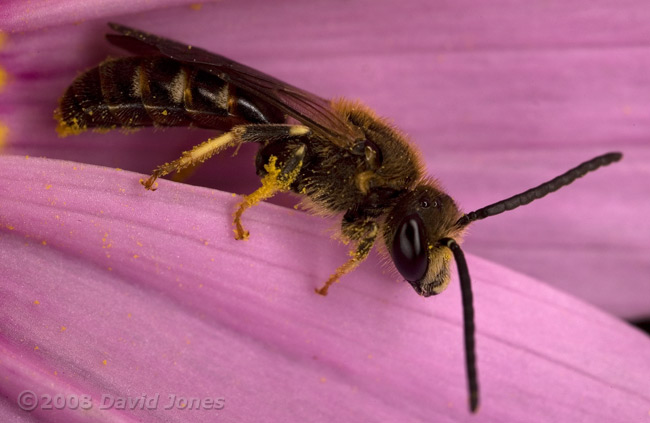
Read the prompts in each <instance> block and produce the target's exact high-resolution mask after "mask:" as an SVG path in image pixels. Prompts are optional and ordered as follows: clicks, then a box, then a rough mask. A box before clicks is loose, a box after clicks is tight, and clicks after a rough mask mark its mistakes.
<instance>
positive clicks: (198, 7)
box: [188, 3, 203, 47]
mask: <svg viewBox="0 0 650 423" xmlns="http://www.w3.org/2000/svg"><path fill="white" fill-rule="evenodd" d="M202 7H203V4H202V3H192V4H190V9H192V10H201V8H202ZM188 47H190V46H188Z"/></svg>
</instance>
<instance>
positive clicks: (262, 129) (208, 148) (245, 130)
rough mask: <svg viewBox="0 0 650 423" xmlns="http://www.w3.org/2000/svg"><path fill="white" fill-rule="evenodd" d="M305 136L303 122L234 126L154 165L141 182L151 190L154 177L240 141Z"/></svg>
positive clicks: (204, 159) (204, 158) (190, 164)
mask: <svg viewBox="0 0 650 423" xmlns="http://www.w3.org/2000/svg"><path fill="white" fill-rule="evenodd" d="M307 135H309V128H307V127H306V126H303V125H285V124H277V125H274V124H252V125H238V126H235V127H233V128H232V130H230V131H229V132H226V133H225V134H222V135H220V136H218V137H216V138H210V139H209V140H207V141H205V142H203V143H201V144H198V145H196V146H194V148H192V149H191V150H189V151H185V152H184V153H183V154H182V155H181V157H180V158H178V159H176V160H174V161H173V162H169V163H165V164H164V165H161V166H158V167H157V168H156V169H155V170H154V171H153V173H152V174H151V176H150V177H149V179H147V180H146V181H141V182H142V185H144V187H145V188H146V189H148V190H152V191H153V190H155V188H154V183H155V182H156V179H158V178H160V177H161V176H165V175H168V174H170V173H172V172H180V171H182V170H183V169H186V168H188V167H190V166H196V165H198V164H199V163H202V162H204V161H206V160H207V159H209V158H210V157H212V156H214V155H215V154H217V153H219V152H220V151H222V150H224V149H225V148H228V147H232V146H236V145H241V144H242V143H244V142H262V141H277V140H282V139H292V138H296V137H302V136H307Z"/></svg>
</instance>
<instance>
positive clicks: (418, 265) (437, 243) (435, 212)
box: [384, 184, 464, 297]
mask: <svg viewBox="0 0 650 423" xmlns="http://www.w3.org/2000/svg"><path fill="white" fill-rule="evenodd" d="M461 216H462V213H461V212H460V211H459V210H458V207H457V206H456V203H454V200H452V199H451V197H449V196H448V195H447V194H445V193H444V192H442V191H440V190H438V189H436V188H434V187H433V186H431V185H429V184H421V185H418V186H417V187H415V189H413V190H412V191H410V192H408V193H406V194H405V195H404V196H403V197H402V198H401V199H400V201H399V202H398V203H397V205H395V207H394V208H393V210H392V211H391V212H390V214H389V215H388V218H387V221H386V225H385V229H384V240H385V242H386V246H387V247H388V251H389V253H390V255H391V257H392V259H393V263H395V267H396V268H397V270H398V271H399V272H400V274H401V275H402V276H403V277H404V279H406V280H407V281H408V282H409V283H410V284H411V286H413V288H414V289H415V291H416V292H417V293H418V294H420V295H422V296H425V297H428V296H430V295H436V294H439V293H441V292H442V291H444V290H445V288H447V285H449V262H450V261H451V259H452V252H451V250H450V249H449V248H448V247H447V246H446V244H445V240H446V239H448V238H451V239H458V237H459V236H460V235H461V233H462V231H463V228H464V227H462V226H459V225H457V222H458V220H459V218H460V217H461Z"/></svg>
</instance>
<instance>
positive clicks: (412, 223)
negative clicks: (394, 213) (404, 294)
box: [391, 214, 429, 282]
mask: <svg viewBox="0 0 650 423" xmlns="http://www.w3.org/2000/svg"><path fill="white" fill-rule="evenodd" d="M391 253H392V254H391V255H392V257H393V262H394V263H395V267H397V270H398V271H399V272H400V273H401V274H402V276H403V277H404V279H406V280H407V281H409V282H415V281H418V280H420V279H422V278H423V277H424V275H425V274H426V273H427V268H428V267H429V263H428V258H427V246H426V240H425V236H424V222H422V219H421V218H420V216H418V215H417V214H411V215H408V216H406V217H405V218H404V219H403V220H402V223H400V225H399V227H398V228H397V232H396V233H395V238H394V239H393V246H392V251H391Z"/></svg>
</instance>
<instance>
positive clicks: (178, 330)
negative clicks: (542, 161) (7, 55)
mask: <svg viewBox="0 0 650 423" xmlns="http://www.w3.org/2000/svg"><path fill="white" fill-rule="evenodd" d="M141 177H142V175H137V174H134V173H131V172H126V171H116V170H111V169H107V168H101V167H95V166H92V165H85V164H79V163H72V162H61V161H54V160H44V159H34V158H29V159H25V158H23V157H11V156H7V157H2V158H0V274H1V275H2V284H0V304H2V307H0V398H2V402H1V403H0V419H2V421H8V422H10V421H33V420H42V421H48V422H76V421H93V422H95V421H111V422H115V421H120V422H122V421H124V422H131V421H168V422H174V421H194V422H201V421H215V419H218V420H220V421H232V422H248V421H250V422H258V421H262V420H264V421H312V422H321V421H322V422H332V421H342V422H345V421H350V422H358V421H409V422H420V421H422V422H425V421H427V422H430V421H437V422H458V421H466V422H481V421H486V422H488V421H489V422H494V421H499V422H514V421H518V422H519V421H526V422H546V421H571V422H607V423H611V422H631V421H644V420H645V419H647V418H648V412H649V411H650V409H649V404H650V397H649V396H648V392H650V362H648V360H647V357H648V356H650V339H649V338H648V337H647V336H646V335H645V334H642V333H640V332H639V331H637V330H636V329H634V328H631V327H630V326H628V325H626V324H625V323H622V322H621V321H619V320H618V319H615V318H612V317H610V316H609V315H607V314H605V313H603V312H601V311H599V310H597V309H595V308H594V307H592V306H589V305H587V304H584V303H582V302H580V301H578V300H576V299H574V298H572V297H570V296H567V295H565V294H562V293H560V292H559V291H556V290H554V289H552V288H550V287H548V286H546V285H545V284H542V283H539V282H537V281H535V280H533V279H531V278H528V277H526V276H523V275H521V274H518V273H516V272H513V271H511V270H508V269H506V268H503V267H501V266H499V265H497V264H494V263H490V262H488V261H486V260H483V259H480V258H477V257H475V256H468V261H469V265H470V269H471V272H472V275H473V279H474V291H475V304H476V314H477V326H478V338H477V341H478V357H479V371H480V381H481V388H482V392H483V398H482V406H481V409H480V411H479V414H478V415H476V416H471V415H469V413H468V411H467V406H466V392H465V375H464V369H463V356H462V326H461V310H460V293H459V289H458V285H457V283H456V282H455V280H454V281H453V283H452V285H451V286H450V288H449V289H448V292H446V293H445V294H444V295H441V296H439V297H435V298H429V299H423V298H421V297H418V296H417V295H415V294H414V293H413V291H412V289H411V288H410V287H409V286H408V285H407V284H406V283H404V282H399V281H398V278H396V277H395V276H392V275H390V274H389V273H388V274H387V273H386V272H384V271H382V268H381V266H379V260H378V257H377V256H376V255H375V256H373V257H372V258H371V259H369V261H368V262H367V263H364V264H363V265H362V266H361V267H360V268H359V269H358V270H357V271H355V272H354V273H353V274H350V275H349V276H346V277H345V279H344V280H343V281H342V282H341V283H340V284H337V285H335V286H334V287H333V288H332V290H331V293H330V295H329V296H328V297H321V296H318V295H316V294H315V293H314V292H313V289H314V287H316V286H318V284H319V283H320V282H322V281H323V280H324V278H326V277H327V275H329V274H330V272H331V271H332V270H333V269H334V268H335V267H336V266H337V265H338V264H340V263H341V262H342V261H343V260H345V257H346V255H345V247H344V246H342V245H339V244H337V243H336V242H334V241H332V240H331V239H329V237H328V235H327V229H328V228H329V227H330V226H331V225H332V224H333V223H335V222H332V221H326V220H323V219H319V218H316V217H313V216H309V215H306V214H304V213H300V212H296V211H293V210H290V209H286V208H283V207H279V206H276V205H272V204H262V205H260V206H257V207H255V208H253V209H251V210H250V211H249V212H248V213H247V214H246V215H245V220H244V222H245V224H246V225H247V227H248V229H249V230H250V231H251V238H250V240H249V241H247V242H241V241H235V240H233V239H232V235H233V234H232V227H231V213H232V211H233V208H234V207H235V205H236V203H237V201H238V199H237V198H235V197H233V196H231V195H230V194H228V193H223V192H219V191H215V190H210V189H206V188H199V187H192V186H189V185H186V184H178V183H173V182H167V181H161V183H160V189H159V190H158V191H156V192H147V191H145V190H144V189H142V187H141V186H140V184H139V182H138V181H139V179H140V178H141ZM25 390H32V391H34V392H35V393H36V394H37V395H38V396H39V398H40V397H41V396H42V395H43V394H50V395H53V396H54V395H56V394H57V393H62V394H64V395H67V396H69V395H83V394H85V395H88V396H90V397H91V398H92V400H93V403H92V404H93V406H92V408H90V409H89V410H87V411H80V410H76V411H75V410H70V409H69V408H67V407H66V408H64V409H63V410H60V411H58V410H43V409H41V408H40V407H37V408H36V410H34V411H33V412H32V414H27V412H24V411H22V410H20V409H19V408H18V406H17V404H16V398H17V397H18V395H19V394H20V393H21V392H23V391H25ZM156 393H159V394H160V396H161V398H160V406H159V407H158V408H157V409H155V410H146V409H144V410H141V409H135V410H117V409H115V407H113V408H110V409H106V410H102V409H100V408H101V404H102V403H101V402H100V400H101V398H102V395H108V396H111V397H112V398H115V397H129V396H130V397H135V398H139V397H142V396H143V395H144V396H147V398H151V397H153V396H155V394H156ZM169 394H175V395H177V396H181V397H185V398H206V397H207V398H224V399H225V406H224V408H223V409H222V410H187V409H186V410H179V409H171V410H164V409H163V406H165V405H166V403H167V398H168V395H169Z"/></svg>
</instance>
